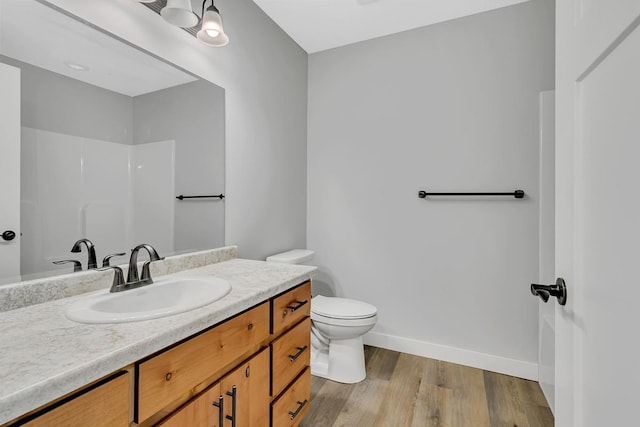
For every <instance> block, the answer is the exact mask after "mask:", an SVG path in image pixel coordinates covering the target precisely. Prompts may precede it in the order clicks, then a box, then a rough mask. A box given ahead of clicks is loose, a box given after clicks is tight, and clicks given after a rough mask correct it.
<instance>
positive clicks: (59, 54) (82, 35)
mask: <svg viewBox="0 0 640 427" xmlns="http://www.w3.org/2000/svg"><path fill="white" fill-rule="evenodd" d="M0 10H1V13H0V54H2V55H5V56H8V57H10V58H14V59H17V60H19V61H22V62H26V63H28V64H32V65H35V66H37V67H40V68H44V69H47V70H49V71H53V72H55V73H58V74H63V75H66V76H67V77H71V78H74V79H77V80H81V81H83V82H85V83H89V84H92V85H94V86H99V87H102V88H105V89H108V90H111V91H114V92H118V93H121V94H123V95H128V96H137V95H142V94H144V93H149V92H154V91H156V90H160V89H165V88H168V87H172V86H176V85H179V84H183V83H188V82H191V81H194V80H196V78H195V77H193V76H192V75H190V74H187V73H184V72H183V71H181V70H179V69H177V68H175V67H173V66H171V65H168V64H167V63H165V62H162V61H160V60H158V59H156V58H154V57H152V56H149V55H147V54H146V53H144V52H141V51H140V50H138V49H136V48H133V47H131V46H129V45H127V44H124V43H122V42H120V41H118V40H116V39H114V38H112V37H110V36H108V35H106V34H104V33H102V32H100V31H98V30H96V29H94V28H91V27H89V26H87V25H85V24H83V23H80V22H78V21H76V20H75V19H72V18H70V17H68V16H66V15H63V14H62V13H60V12H57V11H55V10H53V9H51V8H50V7H47V6H44V5H42V4H40V3H38V2H37V1H35V0H0ZM65 63H75V64H79V65H83V66H85V67H87V68H88V70H87V71H77V70H73V69H71V68H69V66H68V65H65Z"/></svg>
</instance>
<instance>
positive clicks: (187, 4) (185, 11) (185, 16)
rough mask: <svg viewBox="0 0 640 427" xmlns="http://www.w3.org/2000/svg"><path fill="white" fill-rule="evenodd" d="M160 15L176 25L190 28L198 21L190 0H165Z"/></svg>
mask: <svg viewBox="0 0 640 427" xmlns="http://www.w3.org/2000/svg"><path fill="white" fill-rule="evenodd" d="M160 15H162V17H163V18H164V20H165V21H167V22H168V23H170V24H173V25H175V26H177V27H185V28H191V27H193V26H195V25H196V24H197V23H198V17H197V16H196V14H195V13H193V10H192V9H191V0H167V5H166V6H165V7H163V8H162V10H161V11H160Z"/></svg>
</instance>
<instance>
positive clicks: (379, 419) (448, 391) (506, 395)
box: [300, 346, 553, 427]
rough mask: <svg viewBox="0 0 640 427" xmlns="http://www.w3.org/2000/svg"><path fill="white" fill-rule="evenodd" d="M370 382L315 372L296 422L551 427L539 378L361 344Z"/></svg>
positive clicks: (315, 426)
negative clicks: (307, 400)
mask: <svg viewBox="0 0 640 427" xmlns="http://www.w3.org/2000/svg"><path fill="white" fill-rule="evenodd" d="M365 359H366V363H367V379H366V380H364V381H362V382H361V383H358V384H338V383H335V382H333V381H327V380H325V379H322V378H318V377H312V381H311V409H310V411H309V413H308V414H307V416H306V417H305V419H304V420H303V421H302V423H301V424H300V427H338V426H355V427H405V426H406V427H552V426H553V415H552V414H551V410H550V409H549V407H548V405H547V402H546V400H545V398H544V396H543V394H542V390H540V387H539V385H538V383H536V382H534V381H528V380H523V379H521V378H515V377H510V376H507V375H501V374H496V373H494V372H488V371H483V370H481V369H474V368H469V367H466V366H461V365H455V364H453V363H447V362H441V361H438V360H433V359H426V358H424V357H418V356H412V355H409V354H405V353H398V352H395V351H390V350H384V349H380V348H376V347H368V346H365Z"/></svg>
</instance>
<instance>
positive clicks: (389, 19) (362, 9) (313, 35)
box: [253, 0, 528, 53]
mask: <svg viewBox="0 0 640 427" xmlns="http://www.w3.org/2000/svg"><path fill="white" fill-rule="evenodd" d="M253 1H254V2H255V3H256V4H257V5H258V6H260V8H262V10H264V12H265V13H266V14H267V15H269V16H270V17H271V19H273V20H274V21H275V22H276V23H277V24H278V25H279V26H280V27H281V28H282V29H283V30H284V31H285V32H286V33H287V34H289V36H290V37H291V38H292V39H294V40H295V41H296V42H297V43H298V44H299V45H300V46H301V47H302V48H303V49H304V50H306V51H307V52H308V53H314V52H319V51H322V50H326V49H332V48H334V47H339V46H344V45H347V44H351V43H356V42H360V41H363V40H368V39H373V38H376V37H381V36H385V35H388V34H394V33H398V32H401V31H406V30H410V29H413V28H418V27H424V26H425V25H430V24H435V23H437V22H443V21H447V20H450V19H455V18H460V17H462V16H467V15H473V14H476V13H480V12H484V11H487V10H491V9H497V8H500V7H505V6H511V5H513V4H517V3H522V2H524V1H528V0H253Z"/></svg>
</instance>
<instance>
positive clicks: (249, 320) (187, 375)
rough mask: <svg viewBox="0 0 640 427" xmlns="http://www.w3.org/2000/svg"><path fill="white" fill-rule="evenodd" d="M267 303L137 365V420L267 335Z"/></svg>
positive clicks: (183, 391)
mask: <svg viewBox="0 0 640 427" xmlns="http://www.w3.org/2000/svg"><path fill="white" fill-rule="evenodd" d="M268 325H269V306H268V303H264V304H261V305H259V306H257V307H255V308H253V309H251V310H249V311H247V312H245V313H243V314H240V315H239V316H236V317H234V318H233V319H231V320H227V321H225V322H224V323H222V324H220V325H218V326H216V327H214V328H213V329H210V330H208V331H206V332H204V333H202V334H200V335H197V336H196V337H194V338H191V339H190V340H188V341H186V342H184V343H182V344H180V345H178V346H176V347H173V348H171V349H170V350H167V351H164V352H163V353H160V354H159V355H157V356H155V357H152V358H150V359H148V360H145V361H143V362H139V363H138V364H137V371H138V375H137V377H138V379H137V389H138V393H137V396H136V398H137V414H136V422H138V423H140V422H142V421H144V420H146V419H147V418H149V417H150V416H152V415H154V414H156V413H157V412H158V411H160V410H161V409H163V408H164V407H166V406H167V405H169V404H171V403H172V402H175V401H176V400H179V399H180V398H182V397H183V396H184V395H185V394H188V393H189V392H190V391H191V390H192V389H193V388H194V387H196V386H197V385H199V384H201V383H202V382H203V381H205V380H206V379H207V378H209V377H211V376H212V375H214V374H215V373H216V372H218V371H219V370H220V369H222V368H224V367H225V366H226V365H228V364H229V363H231V362H233V361H234V360H236V359H238V358H239V357H242V355H243V354H246V353H248V352H251V351H255V349H256V348H258V347H259V345H260V343H261V342H263V341H265V340H267V339H268V338H269V330H268Z"/></svg>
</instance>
